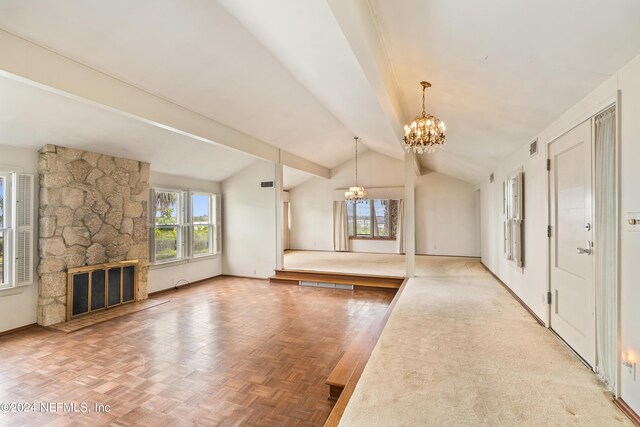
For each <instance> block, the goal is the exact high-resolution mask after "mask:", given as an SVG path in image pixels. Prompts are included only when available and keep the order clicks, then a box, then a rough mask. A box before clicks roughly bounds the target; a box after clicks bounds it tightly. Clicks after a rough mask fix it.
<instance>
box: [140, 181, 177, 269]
mask: <svg viewBox="0 0 640 427" xmlns="http://www.w3.org/2000/svg"><path fill="white" fill-rule="evenodd" d="M158 193H175V194H177V196H178V197H177V200H176V213H175V215H176V223H175V224H157V220H156V218H157V217H156V212H157V208H156V195H157V194H158ZM183 193H184V192H183V191H182V190H177V189H175V188H152V189H151V201H150V207H152V209H149V212H150V213H151V215H150V216H151V218H150V228H151V229H150V232H149V258H150V261H151V260H153V261H152V262H150V263H151V264H168V263H172V262H179V261H182V260H183V259H184V258H185V257H184V255H185V253H184V252H185V251H184V236H183V228H184V221H183V219H184V217H185V215H184V194H183ZM173 228H175V229H176V256H175V258H170V259H162V260H157V258H156V229H173Z"/></svg>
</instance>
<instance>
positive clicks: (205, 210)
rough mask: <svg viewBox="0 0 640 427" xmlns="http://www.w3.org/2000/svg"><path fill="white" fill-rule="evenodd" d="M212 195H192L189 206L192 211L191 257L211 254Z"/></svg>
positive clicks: (212, 227)
mask: <svg viewBox="0 0 640 427" xmlns="http://www.w3.org/2000/svg"><path fill="white" fill-rule="evenodd" d="M214 200H215V199H214V198H213V195H211V194H204V193H193V194H192V195H191V206H192V211H193V237H192V238H193V256H202V255H207V254H211V253H212V252H213V229H214V226H213V223H212V222H211V221H212V218H213V215H212V208H213V203H214Z"/></svg>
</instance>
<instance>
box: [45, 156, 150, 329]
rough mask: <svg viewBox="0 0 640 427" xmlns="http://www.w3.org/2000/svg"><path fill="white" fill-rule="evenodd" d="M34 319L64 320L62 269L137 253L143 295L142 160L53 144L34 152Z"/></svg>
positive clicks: (145, 183)
mask: <svg viewBox="0 0 640 427" xmlns="http://www.w3.org/2000/svg"><path fill="white" fill-rule="evenodd" d="M38 172H39V178H40V205H39V212H38V214H39V232H38V233H39V241H38V250H39V255H40V264H39V266H38V276H39V298H38V323H39V324H41V325H45V326H47V325H53V324H56V323H60V322H64V321H65V319H66V315H67V314H66V313H67V270H68V269H72V268H76V267H83V266H89V265H95V264H104V263H111V262H118V261H125V260H138V261H139V263H138V269H137V281H136V283H137V290H136V295H137V299H138V300H141V299H146V298H147V275H148V239H147V204H148V198H149V164H148V163H144V162H139V161H135V160H129V159H123V158H118V157H113V156H107V155H104V154H98V153H92V152H88V151H81V150H75V149H71V148H66V147H60V146H56V145H46V146H44V147H43V148H42V149H41V150H40V152H39V164H38Z"/></svg>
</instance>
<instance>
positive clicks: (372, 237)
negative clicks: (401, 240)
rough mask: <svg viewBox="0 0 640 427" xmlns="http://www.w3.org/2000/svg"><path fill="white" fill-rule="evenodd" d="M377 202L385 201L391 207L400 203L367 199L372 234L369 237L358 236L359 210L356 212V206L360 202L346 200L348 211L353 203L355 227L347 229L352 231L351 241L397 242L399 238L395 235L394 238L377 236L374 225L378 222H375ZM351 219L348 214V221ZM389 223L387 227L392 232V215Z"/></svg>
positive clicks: (352, 213) (352, 215) (352, 216)
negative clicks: (392, 204)
mask: <svg viewBox="0 0 640 427" xmlns="http://www.w3.org/2000/svg"><path fill="white" fill-rule="evenodd" d="M376 200H384V201H386V202H387V203H388V206H391V202H393V201H396V202H399V201H398V199H367V202H369V224H370V226H369V229H370V232H369V234H368V235H365V234H357V226H356V221H357V215H356V213H357V210H356V204H357V203H358V201H351V200H346V201H345V203H346V204H347V206H346V209H349V202H351V206H352V212H351V218H353V226H352V227H351V226H348V227H347V228H348V229H349V230H350V233H349V240H396V239H397V236H395V235H393V236H391V235H390V236H377V235H376V231H375V227H374V224H376V223H377V221H374V216H375V202H376ZM348 218H349V213H347V219H348ZM388 221H389V223H388V224H387V226H388V227H389V230H390V231H392V230H393V229H394V227H393V226H392V224H391V215H389V217H388ZM351 231H353V234H351Z"/></svg>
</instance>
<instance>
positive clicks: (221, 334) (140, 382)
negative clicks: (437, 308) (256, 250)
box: [0, 277, 393, 427]
mask: <svg viewBox="0 0 640 427" xmlns="http://www.w3.org/2000/svg"><path fill="white" fill-rule="evenodd" d="M158 298H160V299H170V300H171V301H170V302H168V303H166V304H162V305H159V306H156V307H153V308H150V309H147V310H144V311H141V312H138V313H135V314H131V315H129V316H126V317H121V318H117V319H113V320H110V321H108V322H105V323H101V324H98V325H95V326H92V327H89V328H87V329H83V330H80V331H77V332H74V333H71V334H62V333H59V332H55V331H50V330H46V329H43V328H32V329H29V330H25V331H21V332H17V333H14V334H10V335H6V336H3V337H0V404H1V403H2V402H23V403H35V404H36V405H38V406H37V408H36V412H26V413H17V412H12V413H6V412H4V413H2V412H0V425H3V426H5V425H28V426H34V425H53V426H64V425H92V426H93V425H113V426H132V425H142V426H154V427H155V426H164V425H193V424H199V425H225V426H235V425H249V426H251V425H261V426H303V425H304V426H307V425H322V424H323V423H324V421H325V419H326V418H327V416H328V414H329V412H330V411H331V406H332V404H331V402H329V401H328V400H327V387H326V385H325V380H326V379H327V376H328V375H329V373H330V372H331V370H332V369H333V367H334V366H335V365H336V363H337V362H338V360H339V359H340V356H341V355H342V353H343V351H344V350H345V349H346V348H347V347H348V345H349V343H350V342H351V341H352V340H353V339H354V338H355V337H356V336H357V335H358V333H359V332H360V331H361V330H362V329H363V328H367V327H369V326H370V325H371V324H374V323H375V322H376V321H378V320H380V319H381V318H382V317H383V316H384V315H385V312H386V310H387V307H388V305H389V303H390V302H391V300H392V298H393V293H392V292H389V291H371V290H356V291H344V290H337V289H323V288H307V287H298V286H291V285H277V284H274V285H269V283H268V282H267V281H266V280H251V279H239V278H228V277H225V278H216V279H213V280H211V281H210V282H207V283H205V284H202V285H199V286H194V287H192V288H188V289H182V290H180V291H178V292H175V293H168V294H162V295H159V296H158ZM55 403H60V404H61V403H71V404H74V403H75V404H76V405H80V404H81V403H86V404H88V411H87V412H83V410H82V409H83V408H82V407H80V406H79V407H78V408H77V409H78V411H77V412H73V413H69V412H65V411H64V408H63V407H62V406H58V407H57V412H49V413H42V412H41V411H42V408H40V406H39V405H40V404H55ZM94 403H99V404H104V405H109V406H110V412H108V413H97V412H95V411H94V406H93V405H94Z"/></svg>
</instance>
